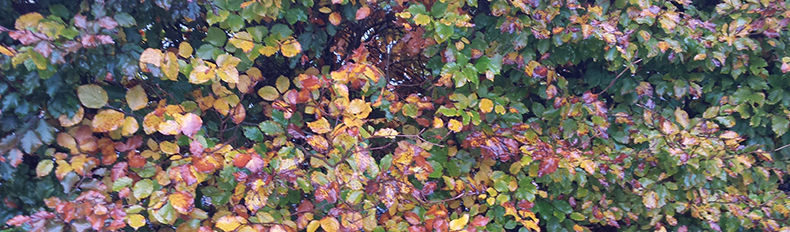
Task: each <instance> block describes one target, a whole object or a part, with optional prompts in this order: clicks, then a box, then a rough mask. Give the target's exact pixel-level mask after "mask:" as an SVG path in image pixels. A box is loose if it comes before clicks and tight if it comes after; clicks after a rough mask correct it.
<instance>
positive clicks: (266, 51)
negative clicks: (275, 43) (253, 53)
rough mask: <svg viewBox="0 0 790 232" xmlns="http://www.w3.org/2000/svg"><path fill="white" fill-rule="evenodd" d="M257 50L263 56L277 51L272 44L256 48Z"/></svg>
mask: <svg viewBox="0 0 790 232" xmlns="http://www.w3.org/2000/svg"><path fill="white" fill-rule="evenodd" d="M258 52H260V53H261V54H263V55H264V56H272V55H274V53H277V48H276V47H272V46H263V47H262V48H260V49H258Z"/></svg>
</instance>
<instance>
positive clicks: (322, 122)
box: [307, 118, 332, 134]
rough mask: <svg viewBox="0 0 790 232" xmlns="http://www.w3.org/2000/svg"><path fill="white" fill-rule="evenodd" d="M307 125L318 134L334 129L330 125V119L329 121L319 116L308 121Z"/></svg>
mask: <svg viewBox="0 0 790 232" xmlns="http://www.w3.org/2000/svg"><path fill="white" fill-rule="evenodd" d="M307 127H310V130H312V131H313V132H315V133H318V134H325V133H328V132H330V131H332V128H330V126H329V121H327V120H326V118H319V119H318V120H315V121H312V122H308V123H307Z"/></svg>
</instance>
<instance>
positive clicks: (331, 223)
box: [320, 217, 340, 232]
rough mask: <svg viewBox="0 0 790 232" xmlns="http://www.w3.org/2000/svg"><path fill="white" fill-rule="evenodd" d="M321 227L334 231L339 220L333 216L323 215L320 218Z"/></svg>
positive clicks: (327, 230) (338, 226)
mask: <svg viewBox="0 0 790 232" xmlns="http://www.w3.org/2000/svg"><path fill="white" fill-rule="evenodd" d="M320 223H321V228H323V229H324V230H325V231H326V232H336V231H337V230H338V229H340V222H338V221H337V219H335V218H334V217H324V218H323V219H321V222H320Z"/></svg>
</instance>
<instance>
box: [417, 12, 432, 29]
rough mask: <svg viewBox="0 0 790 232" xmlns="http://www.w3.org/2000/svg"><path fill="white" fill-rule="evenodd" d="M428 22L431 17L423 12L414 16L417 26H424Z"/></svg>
mask: <svg viewBox="0 0 790 232" xmlns="http://www.w3.org/2000/svg"><path fill="white" fill-rule="evenodd" d="M430 22H431V18H430V17H428V16H427V15H424V14H417V16H416V17H414V23H416V24H417V26H425V25H428V23H430Z"/></svg>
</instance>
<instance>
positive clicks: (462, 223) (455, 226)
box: [450, 214, 469, 230]
mask: <svg viewBox="0 0 790 232" xmlns="http://www.w3.org/2000/svg"><path fill="white" fill-rule="evenodd" d="M467 223H469V214H464V216H462V217H460V218H458V219H455V220H452V221H450V230H461V229H463V228H464V227H466V224H467Z"/></svg>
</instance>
